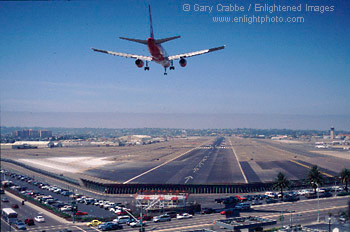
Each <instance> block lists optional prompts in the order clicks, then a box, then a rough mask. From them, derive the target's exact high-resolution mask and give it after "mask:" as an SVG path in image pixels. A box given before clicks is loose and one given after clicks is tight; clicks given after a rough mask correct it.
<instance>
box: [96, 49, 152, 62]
mask: <svg viewBox="0 0 350 232" xmlns="http://www.w3.org/2000/svg"><path fill="white" fill-rule="evenodd" d="M91 49H92V50H94V51H95V52H102V53H106V54H110V55H113V56H122V57H126V58H134V59H140V60H147V61H152V57H150V56H141V55H134V54H128V53H122V52H111V51H106V50H101V49H96V48H91Z"/></svg>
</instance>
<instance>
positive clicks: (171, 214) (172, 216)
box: [165, 211, 177, 218]
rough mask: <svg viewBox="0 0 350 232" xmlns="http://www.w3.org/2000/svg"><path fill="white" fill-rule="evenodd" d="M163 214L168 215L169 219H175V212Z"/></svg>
mask: <svg viewBox="0 0 350 232" xmlns="http://www.w3.org/2000/svg"><path fill="white" fill-rule="evenodd" d="M165 214H167V215H169V216H170V217H171V218H176V215H177V212H175V211H169V212H166V213H165Z"/></svg>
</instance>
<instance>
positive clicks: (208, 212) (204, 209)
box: [201, 208, 214, 214]
mask: <svg viewBox="0 0 350 232" xmlns="http://www.w3.org/2000/svg"><path fill="white" fill-rule="evenodd" d="M201 213H202V214H212V213H214V210H213V209H212V208H203V209H202V211H201Z"/></svg>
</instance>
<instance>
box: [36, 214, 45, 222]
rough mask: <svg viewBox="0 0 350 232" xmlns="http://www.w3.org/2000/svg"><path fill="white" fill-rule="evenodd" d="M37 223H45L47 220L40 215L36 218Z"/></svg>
mask: <svg viewBox="0 0 350 232" xmlns="http://www.w3.org/2000/svg"><path fill="white" fill-rule="evenodd" d="M34 220H35V221H36V222H45V218H44V217H43V216H41V215H38V216H36V217H35V218H34Z"/></svg>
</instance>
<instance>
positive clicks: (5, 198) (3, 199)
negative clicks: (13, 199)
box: [1, 197, 9, 202]
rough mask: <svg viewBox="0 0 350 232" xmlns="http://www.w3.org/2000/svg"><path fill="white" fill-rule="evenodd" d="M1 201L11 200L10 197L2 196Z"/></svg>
mask: <svg viewBox="0 0 350 232" xmlns="http://www.w3.org/2000/svg"><path fill="white" fill-rule="evenodd" d="M1 201H2V202H9V199H7V197H3V198H1Z"/></svg>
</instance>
